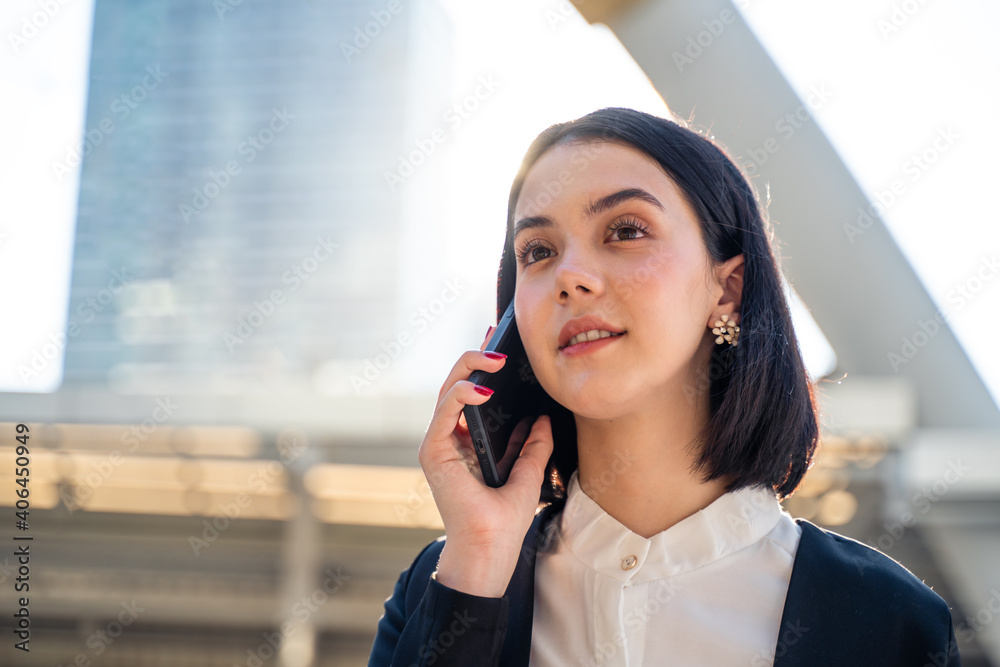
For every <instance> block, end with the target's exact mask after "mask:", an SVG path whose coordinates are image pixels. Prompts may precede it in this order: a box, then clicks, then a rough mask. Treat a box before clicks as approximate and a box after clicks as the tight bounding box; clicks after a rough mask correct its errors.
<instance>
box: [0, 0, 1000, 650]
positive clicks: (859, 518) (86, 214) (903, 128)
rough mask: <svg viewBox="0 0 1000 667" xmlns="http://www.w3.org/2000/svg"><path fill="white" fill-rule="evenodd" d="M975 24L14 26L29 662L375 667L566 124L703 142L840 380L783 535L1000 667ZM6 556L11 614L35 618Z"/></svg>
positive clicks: (2, 270) (59, 15)
mask: <svg viewBox="0 0 1000 667" xmlns="http://www.w3.org/2000/svg"><path fill="white" fill-rule="evenodd" d="M998 21H1000V7H998V6H997V5H995V4H993V3H989V2H986V1H982V2H975V1H973V0H960V1H957V2H952V3H918V2H910V1H908V0H897V1H893V2H890V1H882V0H880V1H878V2H870V1H868V2H861V1H860V0H848V1H846V2H838V3H836V4H833V3H795V2H793V1H792V0H762V2H760V3H757V2H752V3H751V2H747V1H743V2H735V3H732V2H729V1H728V0H709V1H701V2H696V1H695V0H621V1H615V0H588V1H587V2H583V1H580V2H578V3H575V4H571V3H569V2H565V1H564V2H528V1H527V0H522V1H516V2H508V3H502V4H501V3H495V4H494V3H490V4H485V3H470V2H466V3H462V2H459V0H413V1H412V2H404V1H403V0H372V1H369V0H362V1H355V2H320V1H319V0H288V1H287V2H280V3H277V2H264V1H263V0H170V1H168V0H144V1H143V2H127V1H126V0H74V1H73V2H66V1H64V0H50V1H45V0H16V1H13V2H8V3H5V7H4V9H3V10H2V12H0V26H2V27H3V29H4V31H3V32H4V40H5V44H4V46H3V47H2V51H3V53H2V56H0V58H2V60H0V65H2V67H3V69H2V70H0V76H2V78H0V90H3V93H2V95H3V96H4V98H3V99H4V102H5V104H4V105H3V107H5V109H4V110H3V111H2V112H0V113H2V114H3V115H0V119H2V121H3V126H4V128H5V130H6V134H7V146H8V148H7V150H5V151H4V155H3V156H2V157H0V198H2V199H0V201H2V203H3V205H2V211H3V213H2V217H0V306H2V312H3V313H4V314H5V315H6V317H7V320H6V322H5V325H4V327H3V328H2V329H3V334H2V335H3V336H4V337H5V339H4V344H3V345H2V346H0V348H2V349H0V357H2V360H0V390H2V391H3V392H4V393H3V394H2V396H0V476H2V479H3V481H2V486H0V507H3V508H4V509H5V510H9V513H8V514H7V515H6V516H7V517H8V519H9V523H8V524H7V525H8V526H10V529H9V531H8V535H7V538H6V539H7V540H8V544H14V542H13V541H11V539H10V538H11V537H13V536H15V535H23V534H25V531H18V530H17V529H16V528H15V527H14V524H15V509H16V500H17V497H16V496H15V490H16V489H17V488H18V487H17V486H15V482H14V472H15V462H16V460H17V459H16V454H15V447H16V446H17V444H18V443H17V442H16V441H15V436H16V435H17V433H16V431H15V427H16V424H18V423H25V424H27V425H28V427H29V428H30V432H29V435H30V439H29V441H28V442H29V445H30V450H31V455H30V461H31V478H30V479H31V481H30V491H31V495H30V508H31V513H30V521H29V524H30V529H29V530H28V531H26V533H27V534H30V535H31V536H33V538H34V539H33V541H32V542H31V549H32V560H31V593H30V610H31V623H32V626H31V627H32V635H31V645H30V646H31V652H30V653H23V652H21V651H17V650H15V649H14V648H13V641H12V640H11V637H12V635H11V634H10V633H8V634H7V635H6V636H7V637H8V639H7V640H5V642H4V643H3V645H2V646H0V663H2V664H10V665H24V666H29V665H31V666H34V665H46V666H51V665H68V664H84V662H83V661H84V660H87V661H90V663H89V664H95V665H104V666H109V667H110V666H118V665H121V666H128V667H142V666H145V665H204V666H212V667H214V666H216V665H218V666H220V667H222V666H226V667H229V666H231V665H247V666H250V665H261V664H274V665H278V664H280V665H284V666H286V667H312V666H315V667H326V666H330V665H345V666H348V665H350V666H355V665H364V664H366V662H367V656H368V652H369V650H370V647H371V642H372V639H373V637H374V632H375V626H376V623H377V621H378V619H379V617H380V615H381V613H382V604H383V601H384V599H385V598H386V597H387V596H388V595H389V594H390V593H391V592H392V586H393V584H394V582H395V580H396V577H397V576H398V575H399V573H400V572H401V571H402V570H403V569H405V568H406V567H407V566H408V565H409V563H410V562H411V561H412V559H413V558H414V557H415V556H416V554H417V553H418V552H419V550H420V549H421V548H422V547H423V546H424V545H426V544H427V542H429V541H430V540H432V539H434V538H436V537H438V536H439V535H441V534H442V530H441V527H442V526H441V523H440V518H439V516H438V515H437V511H436V508H435V506H434V502H433V499H432V498H431V496H430V494H429V491H428V488H427V486H426V483H425V481H424V478H423V475H422V473H421V471H420V468H419V466H418V465H417V460H416V449H417V446H418V444H419V442H420V440H421V438H422V435H423V432H424V429H425V428H426V425H427V422H428V421H429V419H430V417H431V413H432V411H433V408H434V404H435V402H436V396H437V391H438V389H439V387H440V385H441V383H442V382H443V381H444V378H445V375H446V373H447V371H448V370H449V369H450V368H451V366H452V364H453V363H454V362H455V360H456V359H457V357H458V356H459V355H460V354H461V353H462V352H463V351H464V350H466V349H474V348H478V346H479V344H480V342H481V341H482V338H483V335H484V334H485V332H486V329H487V327H488V326H489V325H490V324H492V323H494V322H495V314H496V272H497V268H498V265H499V260H500V251H501V249H502V245H503V238H504V221H505V215H506V199H507V194H508V190H509V187H510V183H511V180H512V179H513V176H514V174H515V172H516V170H517V167H518V165H519V163H520V160H521V157H522V156H523V153H524V151H525V149H526V148H527V146H528V144H529V143H530V142H531V140H532V139H533V138H534V137H535V135H536V134H537V133H538V132H540V131H542V130H543V129H545V128H546V127H547V126H549V125H550V124H552V123H555V122H560V121H565V120H570V119H572V118H576V117H579V116H581V115H583V114H585V113H587V112H589V111H592V110H594V109H597V108H600V107H605V106H628V107H633V108H637V109H642V110H644V111H649V112H651V113H658V114H664V113H666V112H667V109H668V108H669V109H670V110H671V111H672V112H674V113H676V114H677V115H679V116H681V117H683V118H690V119H692V121H693V124H694V125H695V126H696V127H698V128H700V129H703V130H705V131H707V132H710V133H711V134H712V135H713V136H714V137H715V138H716V140H718V141H719V142H720V143H721V144H722V145H723V146H725V147H726V148H727V149H728V150H729V152H730V153H731V154H732V155H733V157H734V158H735V159H737V160H738V161H739V162H740V164H741V165H742V166H743V167H744V169H745V170H746V172H747V173H748V174H749V175H751V176H752V179H753V183H754V185H755V187H756V188H757V189H758V191H759V192H760V195H761V198H762V200H763V201H766V202H767V205H768V213H769V215H770V218H771V219H772V221H773V222H774V226H775V232H776V242H777V248H778V250H779V252H780V254H781V257H782V268H783V271H784V276H785V278H786V281H787V288H788V293H789V296H790V298H791V299H792V302H793V305H794V307H795V323H796V328H797V332H798V335H799V337H800V340H801V343H802V346H803V349H804V352H805V355H806V357H807V365H808V366H809V371H810V373H811V375H812V376H813V377H814V378H816V379H822V380H823V382H821V383H820V394H821V397H822V409H823V414H824V423H823V436H822V444H821V448H820V451H819V456H818V460H817V463H816V465H815V466H814V468H813V469H812V470H811V471H810V472H809V473H808V475H807V477H806V478H805V481H804V482H803V484H802V486H801V487H800V488H799V490H798V491H797V492H796V494H795V495H794V496H792V497H791V498H789V499H788V500H786V501H785V503H784V504H785V507H786V509H787V510H788V511H789V512H790V513H791V514H792V515H793V516H801V517H805V518H807V519H809V520H811V521H813V522H814V523H817V524H818V525H821V526H825V527H829V528H831V529H833V530H836V531H838V532H841V533H843V534H845V535H848V536H851V537H853V538H855V539H858V540H860V541H863V542H865V543H867V544H870V545H872V546H875V547H877V548H879V549H881V550H882V551H883V552H884V553H886V554H888V555H889V556H891V557H892V558H894V559H896V560H897V561H899V562H900V563H902V564H903V565H905V566H906V567H907V568H909V569H910V570H911V571H912V572H913V573H914V574H916V575H917V576H918V577H919V578H920V579H922V580H923V581H925V582H926V583H927V584H928V585H930V586H932V587H933V588H934V590H936V591H938V592H939V593H940V594H941V595H942V596H943V597H944V598H945V600H947V601H948V603H949V605H950V606H951V608H952V610H953V614H954V620H955V627H956V633H957V637H958V641H959V647H960V650H961V652H962V658H963V663H964V664H965V665H967V666H973V667H975V666H980V665H982V666H985V665H994V666H997V665H1000V621H998V620H997V618H998V617H1000V511H998V510H1000V411H998V408H997V397H998V396H1000V355H998V354H997V353H996V344H995V342H994V341H993V339H992V337H993V336H994V335H996V333H997V325H1000V318H998V316H997V311H998V305H1000V303H998V302H1000V299H998V295H1000V291H998V288H997V283H1000V280H994V278H995V277H996V274H997V272H998V271H1000V265H998V264H997V258H996V251H997V250H998V249H1000V231H998V230H1000V225H998V224H997V223H998V220H997V214H996V212H995V207H994V206H992V201H991V199H990V198H991V196H992V194H993V192H994V191H995V185H994V184H993V183H992V177H994V176H995V175H996V168H995V159H996V155H997V152H998V150H1000V129H998V126H997V124H996V122H995V119H996V116H997V112H1000V90H998V85H997V82H998V80H1000V79H998V77H997V74H998V73H1000V50H998V49H997V47H996V40H995V39H994V38H993V37H992V36H991V35H989V34H988V32H987V31H989V30H992V29H993V26H995V25H997V23H998ZM16 576H17V561H16V557H15V556H14V547H9V548H7V549H5V550H4V551H3V552H0V589H2V591H3V593H2V596H0V599H2V600H3V601H4V602H3V615H4V617H5V618H6V619H8V620H7V621H5V626H6V625H9V624H10V622H11V621H10V619H11V618H12V616H11V615H12V613H13V612H14V611H16V606H15V599H16V596H15V594H14V580H15V578H16Z"/></svg>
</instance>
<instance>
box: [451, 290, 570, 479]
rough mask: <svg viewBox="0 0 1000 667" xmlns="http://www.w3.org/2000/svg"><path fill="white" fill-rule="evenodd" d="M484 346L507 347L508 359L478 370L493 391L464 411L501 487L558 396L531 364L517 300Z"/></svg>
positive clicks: (477, 378)
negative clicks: (490, 368)
mask: <svg viewBox="0 0 1000 667" xmlns="http://www.w3.org/2000/svg"><path fill="white" fill-rule="evenodd" d="M484 351H485V352H501V353H503V354H506V355H507V359H506V360H505V361H504V365H503V368H501V369H500V370H499V371H497V372H496V373H488V372H486V371H481V370H480V371H473V373H472V374H471V375H470V376H469V381H470V382H474V383H476V384H478V385H482V386H484V387H488V388H490V389H492V390H493V395H492V396H490V398H489V400H487V401H486V402H485V403H484V404H482V405H466V406H465V408H464V409H463V413H464V414H465V421H466V422H467V423H468V425H469V434H470V435H471V436H472V444H473V446H474V448H475V450H476V456H477V457H478V459H479V467H480V469H481V470H482V472H483V481H485V482H486V484H487V486H491V487H494V488H495V487H499V486H503V485H504V484H506V483H507V478H508V477H509V476H510V470H511V468H512V467H513V466H514V462H515V461H516V460H517V457H518V456H519V455H520V453H521V448H522V447H524V441H525V440H527V439H528V433H530V432H531V427H532V425H533V424H534V423H535V419H536V418H537V417H538V416H539V415H542V414H549V415H550V416H551V411H550V406H551V405H552V404H553V403H554V401H553V399H552V398H551V397H550V396H549V395H548V393H547V392H546V391H545V390H544V389H542V386H541V385H540V384H539V383H538V380H537V379H536V378H535V374H534V372H533V371H532V369H531V364H529V363H528V355H527V354H526V353H525V351H524V344H523V343H522V342H521V336H520V334H519V333H518V331H517V322H516V321H515V319H514V301H513V300H511V302H510V305H509V306H508V307H507V312H505V313H504V315H503V317H502V318H500V322H498V323H497V328H496V331H494V332H493V337H492V338H490V342H489V343H488V344H487V345H486V348H485V349H484Z"/></svg>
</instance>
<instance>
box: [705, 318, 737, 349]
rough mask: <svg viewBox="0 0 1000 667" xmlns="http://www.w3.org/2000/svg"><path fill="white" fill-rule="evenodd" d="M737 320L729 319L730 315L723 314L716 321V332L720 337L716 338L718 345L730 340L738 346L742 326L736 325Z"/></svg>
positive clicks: (714, 330) (730, 342) (734, 345)
mask: <svg viewBox="0 0 1000 667" xmlns="http://www.w3.org/2000/svg"><path fill="white" fill-rule="evenodd" d="M734 323H735V320H733V321H732V322H730V321H729V315H722V316H721V318H720V319H718V320H716V321H715V325H714V327H715V328H714V329H712V333H714V334H715V335H716V336H718V338H716V339H715V344H716V345H722V344H723V343H724V342H726V341H728V342H729V344H730V345H731V346H733V347H736V345H737V342H738V341H739V338H740V328H739V327H738V326H736V325H735V324H734Z"/></svg>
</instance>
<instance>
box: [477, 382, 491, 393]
mask: <svg viewBox="0 0 1000 667" xmlns="http://www.w3.org/2000/svg"><path fill="white" fill-rule="evenodd" d="M475 389H476V391H477V392H478V393H480V394H482V395H483V396H492V395H493V390H492V389H489V388H488V387H483V386H482V385H478V384H477V385H476V386H475Z"/></svg>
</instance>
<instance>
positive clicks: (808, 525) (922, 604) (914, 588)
mask: <svg viewBox="0 0 1000 667" xmlns="http://www.w3.org/2000/svg"><path fill="white" fill-rule="evenodd" d="M796 523H798V524H799V526H800V527H801V528H802V537H801V540H800V542H799V552H798V554H797V555H796V562H795V564H794V566H793V568H796V569H799V570H800V571H801V574H802V575H805V574H810V575H812V577H815V578H816V580H817V581H825V582H826V584H827V585H829V586H836V587H837V588H838V589H839V590H840V591H841V594H842V595H843V596H844V597H845V598H848V599H851V600H854V601H855V603H860V602H861V601H862V600H870V601H872V602H873V603H874V604H876V605H877V606H881V605H885V604H890V605H891V606H892V609H893V611H895V612H899V613H901V614H904V615H912V618H915V619H924V620H925V621H928V622H931V623H932V624H933V625H939V624H942V623H943V624H948V623H950V622H951V611H950V610H949V608H948V604H947V603H946V602H945V601H944V599H943V598H942V597H941V596H940V595H938V594H937V593H936V592H935V591H934V590H933V589H931V588H930V587H929V586H928V585H927V584H925V583H924V582H923V581H921V580H920V579H919V578H917V576H916V575H914V574H913V573H912V572H910V570H908V569H907V568H906V567H905V566H904V565H903V564H902V563H900V562H899V561H897V560H895V559H893V558H890V557H889V556H887V555H886V554H884V553H882V552H881V551H879V550H878V549H874V548H872V547H870V546H868V545H867V544H864V543H863V542H859V541H858V540H855V539H852V538H850V537H846V536H844V535H841V534H839V533H836V532H833V531H831V530H827V529H825V528H821V527H819V526H817V525H815V524H814V523H812V522H810V521H807V520H805V519H796ZM793 572H794V570H793Z"/></svg>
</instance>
